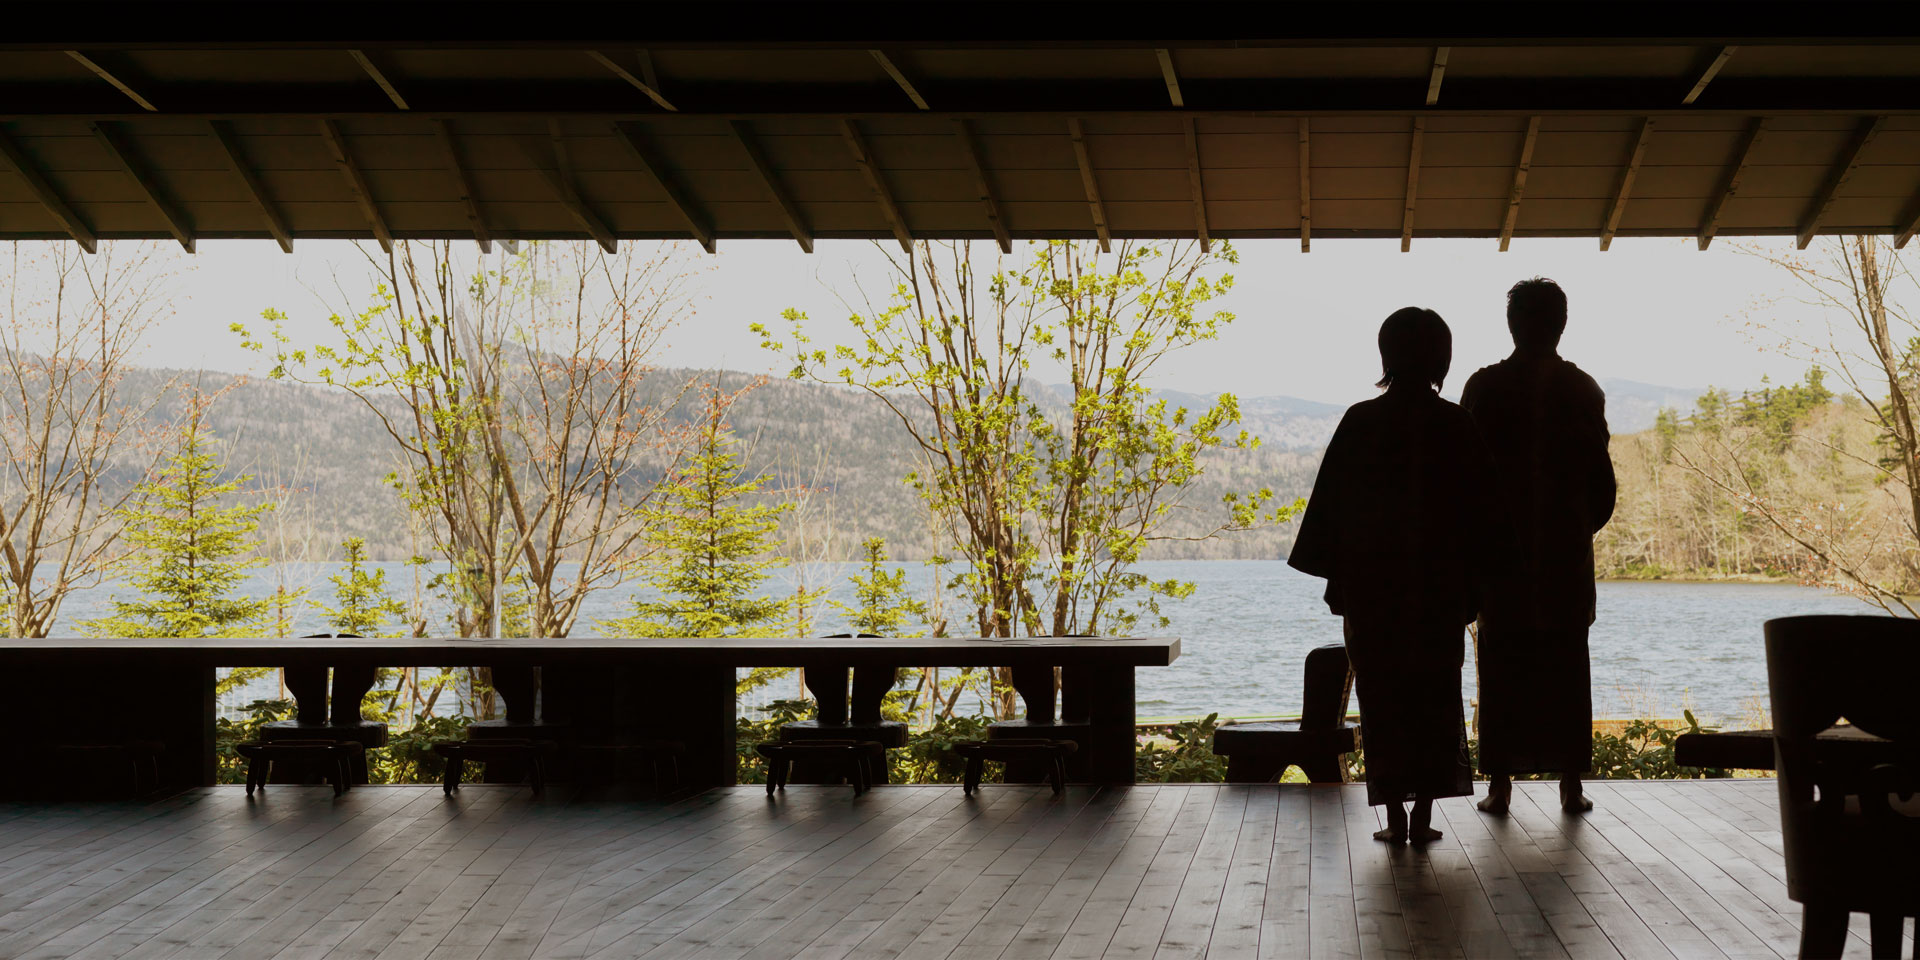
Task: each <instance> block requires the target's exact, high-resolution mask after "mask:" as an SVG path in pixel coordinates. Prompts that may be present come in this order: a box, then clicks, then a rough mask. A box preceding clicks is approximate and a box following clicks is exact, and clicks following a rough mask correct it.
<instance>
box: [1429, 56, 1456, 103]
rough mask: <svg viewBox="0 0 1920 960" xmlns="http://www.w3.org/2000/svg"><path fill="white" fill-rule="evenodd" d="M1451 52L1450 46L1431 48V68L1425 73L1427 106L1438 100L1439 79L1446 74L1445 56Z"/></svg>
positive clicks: (1444, 77)
mask: <svg viewBox="0 0 1920 960" xmlns="http://www.w3.org/2000/svg"><path fill="white" fill-rule="evenodd" d="M1452 53H1453V48H1452V47H1434V48H1433V69H1432V70H1431V71H1430V72H1429V73H1428V74H1427V106H1429V107H1431V106H1433V105H1434V104H1436V103H1439V102H1440V81H1441V80H1444V79H1446V76H1447V57H1448V56H1450V55H1451V54H1452Z"/></svg>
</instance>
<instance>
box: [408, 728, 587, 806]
mask: <svg viewBox="0 0 1920 960" xmlns="http://www.w3.org/2000/svg"><path fill="white" fill-rule="evenodd" d="M559 749H560V745H559V744H557V743H554V742H553V741H552V740H519V739H510V738H506V737H496V738H492V739H486V740H442V741H440V742H438V743H436V744H434V745H433V752H434V754H435V755H437V756H440V757H442V758H445V760H446V761H447V769H446V773H445V775H444V776H443V777H441V780H440V789H441V791H442V792H444V793H448V794H451V793H453V791H455V790H457V789H459V788H460V778H461V776H462V774H464V773H465V772H466V766H467V764H469V763H488V764H491V763H499V762H503V761H504V762H507V763H512V764H515V765H517V766H518V767H519V768H521V769H524V770H525V771H526V778H527V782H528V783H530V784H532V786H533V795H534V796H536V797H537V796H540V795H541V794H544V793H546V790H547V760H548V758H550V757H552V756H553V755H554V754H555V753H556V752H558V750H559Z"/></svg>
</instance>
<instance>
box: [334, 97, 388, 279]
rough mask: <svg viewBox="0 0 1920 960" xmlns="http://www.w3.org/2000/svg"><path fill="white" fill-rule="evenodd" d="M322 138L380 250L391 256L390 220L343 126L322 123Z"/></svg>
mask: <svg viewBox="0 0 1920 960" xmlns="http://www.w3.org/2000/svg"><path fill="white" fill-rule="evenodd" d="M320 135H321V136H322V137H323V138H325V139H326V141H327V149H328V150H329V151H331V152H332V153H333V163H334V165H335V166H337V167H339V168H340V175H341V176H342V177H345V178H346V181H347V187H348V188H349V189H351V190H352V191H353V199H354V202H355V203H358V204H359V205H360V213H361V214H362V215H364V216H365V217H366V218H367V225H368V226H369V227H371V228H372V229H373V237H374V239H375V240H378V241H380V249H382V250H386V251H389V252H391V251H392V250H393V231H392V230H389V229H388V228H387V218H386V216H385V215H383V214H382V213H381V212H380V205H379V204H378V203H376V202H375V201H374V199H373V190H372V189H371V188H369V187H368V186H367V178H366V176H365V175H364V174H362V173H361V172H360V165H359V164H358V163H355V162H354V159H353V153H352V151H350V150H348V149H347V141H346V138H344V137H342V136H341V135H340V125H339V124H337V123H334V122H333V121H332V120H322V121H320Z"/></svg>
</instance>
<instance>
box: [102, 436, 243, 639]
mask: <svg viewBox="0 0 1920 960" xmlns="http://www.w3.org/2000/svg"><path fill="white" fill-rule="evenodd" d="M204 410H205V401H204V400H203V399H196V400H195V402H194V405H193V408H192V411H191V413H190V414H189V416H188V418H187V424H186V427H185V428H184V429H183V430H182V432H181V435H180V447H179V449H178V450H176V451H175V452H174V453H173V455H172V456H170V457H168V458H167V465H166V466H165V467H163V468H162V469H161V470H160V472H159V473H158V474H157V475H155V476H154V477H153V478H152V479H150V480H148V481H146V482H145V483H142V484H141V485H140V486H139V487H137V488H136V493H135V497H134V502H133V505H132V506H131V507H129V508H127V509H126V510H124V511H122V513H121V516H122V518H123V521H124V522H125V524H126V533H125V536H126V539H127V542H128V544H129V545H131V546H132V547H133V550H134V553H133V556H132V557H131V558H130V560H129V561H128V563H129V566H130V570H131V573H130V575H129V576H128V578H127V579H128V580H129V581H130V582H131V583H132V584H133V585H134V586H135V587H137V588H138V589H139V591H140V593H141V599H139V600H134V601H126V600H120V599H118V598H115V599H114V600H113V601H112V604H113V615H112V616H109V617H104V618H101V619H99V620H86V621H82V622H81V628H82V629H83V630H84V631H85V632H86V633H87V634H88V635H90V636H96V637H232V636H245V635H248V634H253V633H259V632H261V631H262V627H263V621H267V620H269V619H270V616H271V613H272V609H271V608H272V603H271V601H270V600H269V599H267V598H260V599H251V598H247V597H236V596H233V593H234V590H235V588H237V587H239V586H240V584H241V583H242V582H244V581H245V580H246V579H247V571H248V570H251V569H253V568H255V567H259V566H262V565H264V564H265V563H266V562H267V561H266V559H265V558H263V557H259V556H248V555H249V554H252V553H253V552H254V550H255V549H256V548H257V547H258V546H259V541H258V540H257V539H255V538H254V535H253V534H254V531H256V530H258V529H259V527H260V515H261V514H263V513H265V512H267V511H268V510H271V509H272V508H273V505H272V504H266V503H263V504H259V505H256V506H250V507H249V506H233V507H221V506H218V503H219V501H220V499H221V498H222V497H224V496H226V495H227V494H231V493H233V492H235V491H237V490H239V489H240V486H241V485H242V484H244V483H246V482H247V481H249V480H251V479H253V478H252V476H251V475H242V476H239V477H236V478H234V479H232V480H228V481H226V482H225V483H222V482H219V477H220V472H221V466H220V463H219V461H217V460H216V459H214V456H213V453H212V447H213V445H214V443H215V440H214V438H213V437H212V436H211V435H210V434H209V433H208V432H207V430H206V428H205V427H204V426H203V425H202V424H201V419H200V418H201V415H202V413H203V412H204ZM243 558H244V559H243Z"/></svg>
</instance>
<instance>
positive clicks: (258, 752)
mask: <svg viewBox="0 0 1920 960" xmlns="http://www.w3.org/2000/svg"><path fill="white" fill-rule="evenodd" d="M233 748H234V749H235V750H237V751H239V753H240V755H241V756H243V757H246V758H247V796H249V797H251V796H253V791H255V790H257V789H262V788H264V787H266V785H267V777H268V776H269V775H270V774H271V773H272V770H273V765H274V764H276V763H291V764H294V765H297V766H299V767H300V768H301V769H302V770H318V771H320V772H321V773H323V774H324V775H325V777H326V780H327V782H328V783H331V784H333V795H334V796H336V797H337V796H339V795H341V794H343V793H346V792H347V790H348V789H350V788H351V787H352V786H353V784H354V779H355V778H354V775H353V768H354V761H355V760H359V761H361V762H362V763H364V762H365V759H366V747H364V746H362V745H361V744H360V742H359V741H357V740H271V741H268V740H251V741H248V742H246V743H236V744H234V747H233Z"/></svg>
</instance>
